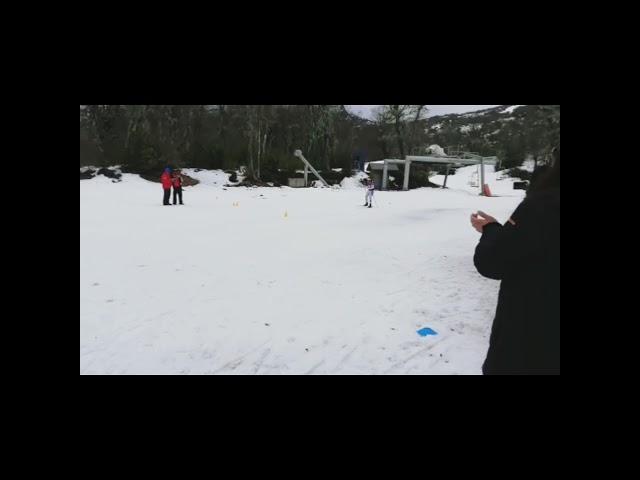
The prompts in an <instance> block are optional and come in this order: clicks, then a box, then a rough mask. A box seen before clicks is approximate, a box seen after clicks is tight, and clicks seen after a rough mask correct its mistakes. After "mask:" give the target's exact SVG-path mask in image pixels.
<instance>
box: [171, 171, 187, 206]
mask: <svg viewBox="0 0 640 480" xmlns="http://www.w3.org/2000/svg"><path fill="white" fill-rule="evenodd" d="M172 182H173V204H174V205H175V204H176V198H180V205H184V203H182V174H181V173H180V170H176V171H175V172H173V178H172Z"/></svg>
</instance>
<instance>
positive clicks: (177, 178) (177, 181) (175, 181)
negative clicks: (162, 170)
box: [173, 175, 182, 188]
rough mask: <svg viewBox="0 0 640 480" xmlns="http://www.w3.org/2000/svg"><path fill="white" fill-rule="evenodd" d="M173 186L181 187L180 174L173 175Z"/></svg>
mask: <svg viewBox="0 0 640 480" xmlns="http://www.w3.org/2000/svg"><path fill="white" fill-rule="evenodd" d="M173 188H182V177H181V176H180V175H176V176H175V177H173Z"/></svg>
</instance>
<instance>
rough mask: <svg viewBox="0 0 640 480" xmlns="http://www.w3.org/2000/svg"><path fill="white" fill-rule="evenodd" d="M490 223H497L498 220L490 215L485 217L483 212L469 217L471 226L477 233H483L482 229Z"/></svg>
mask: <svg viewBox="0 0 640 480" xmlns="http://www.w3.org/2000/svg"><path fill="white" fill-rule="evenodd" d="M490 223H498V220H496V219H495V218H493V217H492V216H491V215H487V214H486V213H484V212H483V211H479V212H478V213H474V214H472V215H471V225H473V228H475V229H476V230H477V231H478V232H479V233H482V232H483V231H484V227H485V226H486V225H489V224H490Z"/></svg>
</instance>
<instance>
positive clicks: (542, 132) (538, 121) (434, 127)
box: [424, 105, 560, 167]
mask: <svg viewBox="0 0 640 480" xmlns="http://www.w3.org/2000/svg"><path fill="white" fill-rule="evenodd" d="M424 123H425V133H426V135H427V143H426V146H429V145H434V144H436V145H440V146H441V147H444V148H445V149H449V148H452V149H461V150H467V151H472V152H477V153H479V154H481V155H486V156H491V155H497V156H499V157H500V158H501V160H503V163H505V166H507V167H513V166H519V165H521V164H522V162H523V161H525V160H526V159H527V158H530V157H537V159H538V160H539V161H540V162H544V161H546V160H547V159H548V158H549V155H550V152H551V150H552V148H553V147H554V146H555V145H557V144H559V142H560V105H500V106H499V107H493V108H488V109H486V110H480V111H476V112H471V113H465V114H448V115H440V116H436V117H431V118H429V119H427V120H425V121H424Z"/></svg>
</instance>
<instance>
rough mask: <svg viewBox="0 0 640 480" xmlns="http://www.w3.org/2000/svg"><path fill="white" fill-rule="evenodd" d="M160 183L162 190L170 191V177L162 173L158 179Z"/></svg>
mask: <svg viewBox="0 0 640 480" xmlns="http://www.w3.org/2000/svg"><path fill="white" fill-rule="evenodd" d="M160 181H161V182H162V188H163V189H164V190H171V175H169V174H168V173H166V172H165V173H163V174H162V176H161V177H160Z"/></svg>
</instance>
